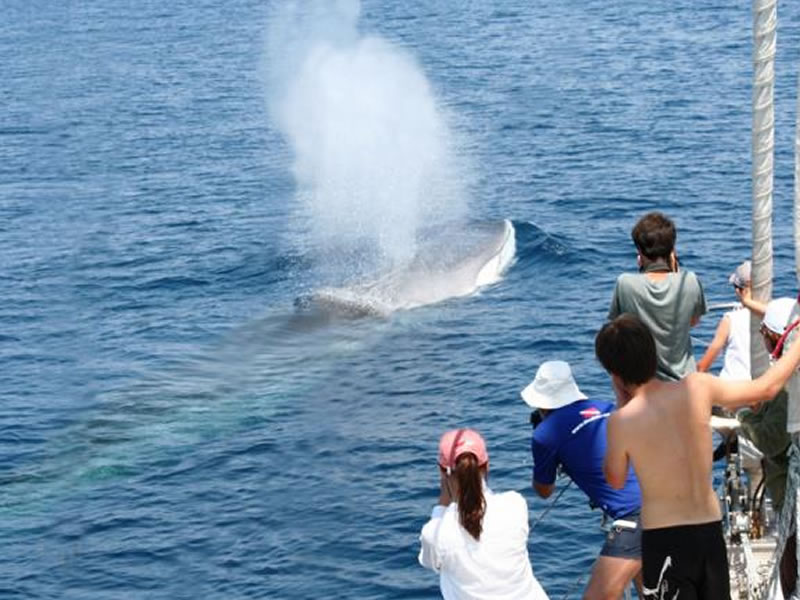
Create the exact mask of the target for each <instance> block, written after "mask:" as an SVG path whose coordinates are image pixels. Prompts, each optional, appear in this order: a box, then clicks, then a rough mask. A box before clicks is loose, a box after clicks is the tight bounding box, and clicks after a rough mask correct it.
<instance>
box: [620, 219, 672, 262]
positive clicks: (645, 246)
mask: <svg viewBox="0 0 800 600" xmlns="http://www.w3.org/2000/svg"><path fill="white" fill-rule="evenodd" d="M631 237H632V238H633V243H634V245H635V246H636V249H637V250H639V253H640V254H642V255H643V256H645V257H646V258H649V259H650V260H656V259H657V258H663V259H669V255H670V253H671V252H672V251H673V250H674V249H675V238H676V237H677V233H676V232H675V223H673V222H672V220H671V219H670V218H669V217H667V216H666V215H664V214H663V213H660V212H650V213H647V214H646V215H645V216H643V217H642V218H641V219H639V221H638V222H637V223H636V225H634V226H633V229H632V230H631Z"/></svg>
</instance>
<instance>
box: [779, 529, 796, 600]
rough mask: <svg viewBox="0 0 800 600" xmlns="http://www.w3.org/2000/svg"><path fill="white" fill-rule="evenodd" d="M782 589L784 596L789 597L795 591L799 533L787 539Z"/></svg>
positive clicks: (782, 566)
mask: <svg viewBox="0 0 800 600" xmlns="http://www.w3.org/2000/svg"><path fill="white" fill-rule="evenodd" d="M780 574H781V589H782V590H783V596H784V598H788V597H789V596H790V595H791V594H792V592H793V591H794V588H795V584H796V579H797V534H796V533H793V534H792V535H791V536H790V537H788V538H787V539H786V547H785V548H784V550H783V556H782V557H781V565H780Z"/></svg>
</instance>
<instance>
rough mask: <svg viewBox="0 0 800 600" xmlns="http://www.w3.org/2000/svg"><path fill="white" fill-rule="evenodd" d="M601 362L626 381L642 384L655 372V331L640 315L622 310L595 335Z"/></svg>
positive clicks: (613, 373) (595, 347) (597, 353)
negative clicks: (641, 319) (650, 328)
mask: <svg viewBox="0 0 800 600" xmlns="http://www.w3.org/2000/svg"><path fill="white" fill-rule="evenodd" d="M594 353H595V354H596V355H597V359H598V360H599V361H600V364H602V365H603V367H604V368H605V370H606V371H608V372H609V373H611V374H612V375H617V376H618V377H619V378H620V379H622V381H623V382H624V383H628V384H633V385H641V384H643V383H646V382H648V381H650V380H651V379H652V378H653V377H655V374H656V343H655V341H654V340H653V334H652V333H650V330H649V329H648V328H647V325H645V324H644V323H642V322H641V321H640V320H639V319H638V318H637V317H635V316H634V315H631V314H627V313H626V314H622V315H620V316H618V317H617V318H616V319H614V320H613V321H609V322H608V323H606V324H605V325H603V327H602V328H601V329H600V331H599V332H598V333H597V337H596V338H595V339H594Z"/></svg>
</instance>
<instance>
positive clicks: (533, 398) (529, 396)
mask: <svg viewBox="0 0 800 600" xmlns="http://www.w3.org/2000/svg"><path fill="white" fill-rule="evenodd" d="M520 395H521V396H522V399H523V400H525V402H526V404H528V406H530V407H531V408H544V409H548V410H553V409H555V408H561V407H562V406H566V405H567V404H572V403H573V402H576V401H578V400H585V399H586V395H584V394H583V393H582V392H581V391H580V389H578V384H576V383H575V379H573V377H572V370H571V369H570V368H569V363H566V362H564V361H563V360H550V361H547V362H546V363H542V366H541V367H539V370H538V371H536V377H535V378H534V380H533V381H532V382H530V384H528V386H527V387H526V388H525V389H524V390H522V392H521V393H520Z"/></svg>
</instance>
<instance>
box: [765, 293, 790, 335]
mask: <svg viewBox="0 0 800 600" xmlns="http://www.w3.org/2000/svg"><path fill="white" fill-rule="evenodd" d="M795 306H797V300H795V299H794V298H777V299H776V300H770V301H769V302H768V303H767V311H766V312H765V313H764V319H763V320H762V321H761V323H762V324H763V325H764V326H765V327H766V328H767V329H769V330H770V331H772V332H773V333H777V334H778V335H782V334H783V331H784V330H785V329H786V326H787V325H789V322H790V320H791V318H792V311H793V310H794V307H795Z"/></svg>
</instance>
